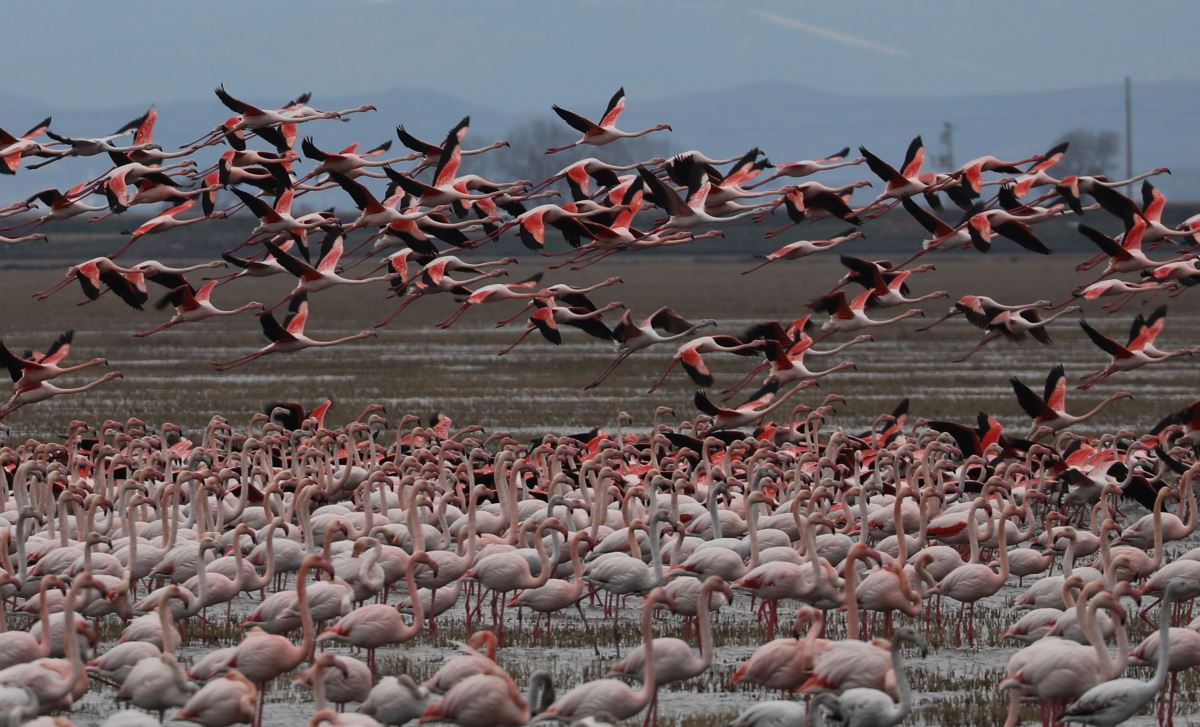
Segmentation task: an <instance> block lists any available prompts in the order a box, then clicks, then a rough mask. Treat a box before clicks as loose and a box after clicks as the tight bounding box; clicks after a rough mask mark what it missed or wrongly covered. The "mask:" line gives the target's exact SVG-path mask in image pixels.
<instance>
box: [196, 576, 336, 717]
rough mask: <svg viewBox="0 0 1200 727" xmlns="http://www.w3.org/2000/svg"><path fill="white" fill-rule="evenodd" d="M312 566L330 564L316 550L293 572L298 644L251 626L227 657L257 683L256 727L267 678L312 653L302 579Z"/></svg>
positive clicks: (309, 614)
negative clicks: (297, 619) (299, 630)
mask: <svg viewBox="0 0 1200 727" xmlns="http://www.w3.org/2000/svg"><path fill="white" fill-rule="evenodd" d="M313 568H317V569H320V570H323V571H325V572H327V573H330V574H332V573H333V564H332V563H330V562H329V561H328V560H327V559H325V558H323V557H322V556H321V555H319V554H317V553H310V554H309V555H307V556H305V557H304V562H303V563H301V564H300V570H299V572H298V573H297V574H296V594H297V600H298V601H299V603H300V622H301V629H302V631H303V641H302V642H301V644H300V646H295V645H294V644H292V642H291V640H290V639H288V638H287V637H285V636H279V635H277V634H268V633H266V632H264V631H259V630H257V629H255V630H253V631H251V632H250V633H249V634H247V635H246V636H245V637H244V638H243V639H242V641H241V643H239V644H238V646H237V651H235V652H234V654H233V658H231V659H230V660H229V666H230V667H231V668H233V669H236V670H237V671H238V672H240V673H241V675H242V676H243V677H244V678H245V679H249V680H250V682H251V683H253V684H254V685H256V686H257V690H256V691H257V695H256V696H257V700H258V707H257V710H256V711H255V713H254V721H253V724H254V727H260V725H261V724H262V711H263V703H264V701H265V697H266V690H267V685H268V684H269V683H270V681H271V680H272V679H274V678H275V677H278V676H280V675H281V674H286V673H288V672H290V671H292V670H293V669H295V668H296V667H298V666H299V665H300V664H302V663H303V662H304V661H306V660H307V659H309V658H311V656H312V652H313V647H314V645H315V644H316V635H315V632H314V629H313V619H312V611H311V608H310V606H309V602H308V588H307V584H306V581H307V579H308V573H309V571H310V570H312V569H313ZM202 693H203V690H201V691H200V692H197V693H196V695H195V696H194V697H193V699H198V698H199V697H200V695H201V694H202ZM190 704H191V700H189V702H188V704H185V705H184V710H187V711H190V709H191V708H190V707H189V705H190Z"/></svg>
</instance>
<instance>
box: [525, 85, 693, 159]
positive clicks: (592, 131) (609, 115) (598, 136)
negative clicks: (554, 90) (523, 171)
mask: <svg viewBox="0 0 1200 727" xmlns="http://www.w3.org/2000/svg"><path fill="white" fill-rule="evenodd" d="M550 108H552V109H553V110H554V113H556V114H558V117H559V118H560V119H562V120H563V121H565V122H567V124H568V125H569V126H570V127H571V128H572V129H575V130H576V131H578V132H580V133H581V134H583V136H581V137H579V139H577V140H576V141H574V142H571V143H570V144H567V145H566V146H552V147H550V148H549V149H547V150H546V153H547V154H555V153H557V152H560V151H565V150H567V149H573V148H575V147H577V146H579V145H580V144H591V145H592V146H603V145H605V144H609V143H612V142H614V141H616V140H617V139H633V138H636V137H639V136H645V135H646V134H652V133H654V132H656V131H671V125H670V124H655V125H654V126H651V127H649V128H647V129H642V130H641V131H621V130H620V129H618V128H617V120H618V119H620V118H621V112H623V111H624V110H625V88H624V87H621V88H619V89H617V92H616V93H614V94H613V96H612V98H611V99H609V101H608V108H606V109H604V116H602V117H601V118H600V122H599V123H594V122H592V121H591V120H589V119H586V118H584V117H582V116H580V115H579V114H577V113H574V112H572V111H568V110H566V109H564V108H562V107H561V106H551V107H550Z"/></svg>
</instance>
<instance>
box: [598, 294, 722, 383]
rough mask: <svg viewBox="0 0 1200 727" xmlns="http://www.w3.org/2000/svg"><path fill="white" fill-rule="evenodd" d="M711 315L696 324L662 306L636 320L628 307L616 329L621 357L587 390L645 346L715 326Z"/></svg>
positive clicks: (617, 344) (618, 353)
mask: <svg viewBox="0 0 1200 727" xmlns="http://www.w3.org/2000/svg"><path fill="white" fill-rule="evenodd" d="M716 324H717V322H716V321H714V320H712V319H711V318H705V319H703V320H700V321H697V322H696V323H692V322H690V321H688V320H686V319H684V318H683V317H682V316H680V315H679V314H678V313H676V312H675V311H673V310H671V309H670V308H665V307H664V308H659V309H658V310H656V311H654V312H653V313H651V314H650V315H649V316H648V317H646V318H644V319H643V320H641V321H639V322H637V323H635V322H634V320H633V317H632V314H631V313H630V312H629V311H628V310H626V311H625V313H624V315H622V316H621V320H620V321H619V322H618V323H617V325H616V326H615V327H614V328H613V340H614V341H615V343H616V348H617V357H616V358H615V359H613V361H612V363H610V364H609V365H608V367H607V368H605V369H604V371H603V372H602V373H601V374H600V376H599V377H597V378H596V380H595V381H593V382H592V383H590V384H588V385H587V387H585V388H587V389H594V388H596V387H597V386H599V385H600V384H601V383H603V381H604V380H605V379H607V378H608V377H609V376H610V375H611V374H612V372H613V371H616V369H617V367H618V366H620V365H621V363H622V362H623V361H625V359H627V358H629V357H630V356H632V355H633V354H635V353H637V352H638V351H641V350H642V349H646V348H650V347H651V346H654V345H656V344H660V343H667V342H669V341H675V340H678V339H680V338H683V337H684V336H689V335H691V334H692V333H694V332H695V331H696V330H698V329H700V328H704V327H706V326H715V325H716Z"/></svg>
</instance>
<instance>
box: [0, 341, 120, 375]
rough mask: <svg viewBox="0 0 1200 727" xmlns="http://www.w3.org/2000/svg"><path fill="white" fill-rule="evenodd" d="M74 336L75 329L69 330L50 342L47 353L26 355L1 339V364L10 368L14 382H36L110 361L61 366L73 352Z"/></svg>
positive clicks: (93, 360) (98, 360)
mask: <svg viewBox="0 0 1200 727" xmlns="http://www.w3.org/2000/svg"><path fill="white" fill-rule="evenodd" d="M74 337H75V332H74V331H67V332H66V333H64V334H62V335H61V336H59V337H58V338H56V339H54V342H53V343H51V344H50V347H49V348H47V349H46V351H45V353H41V354H30V355H26V356H17V355H15V354H14V353H12V352H11V351H9V350H8V347H6V346H5V345H4V341H3V340H0V364H3V365H4V367H5V368H6V369H8V373H9V376H10V377H11V378H12V380H13V383H14V384H16V383H20V382H21V381H25V382H26V383H30V384H36V383H40V382H43V381H49V380H51V379H56V378H58V377H59V376H63V375H64V374H70V373H74V372H76V371H82V370H83V369H86V368H91V367H92V366H99V365H100V364H107V363H108V361H107V360H105V359H103V358H93V359H92V360H90V361H87V362H85V363H81V364H77V365H75V366H59V364H60V363H61V362H62V361H63V360H64V359H66V357H67V356H68V355H69V354H70V353H71V341H72V340H73V339H74Z"/></svg>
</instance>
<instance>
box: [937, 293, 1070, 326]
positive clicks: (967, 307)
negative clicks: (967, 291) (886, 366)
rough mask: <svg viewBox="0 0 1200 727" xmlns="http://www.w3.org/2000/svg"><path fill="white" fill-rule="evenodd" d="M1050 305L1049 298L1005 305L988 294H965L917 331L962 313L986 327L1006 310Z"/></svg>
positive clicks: (975, 324)
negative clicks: (938, 316)
mask: <svg viewBox="0 0 1200 727" xmlns="http://www.w3.org/2000/svg"><path fill="white" fill-rule="evenodd" d="M1049 306H1050V301H1048V300H1037V301H1034V302H1032V303H1024V304H1018V305H1005V304H1003V303H1000V302H998V301H996V299H994V298H989V297H988V296H986V295H964V296H963V297H961V298H959V299H958V300H957V301H956V302H955V303H954V307H952V308H951V309H950V310H949V311H948V312H947V313H946V314H945V315H943V316H942V317H941V318H938V319H937V320H936V321H934V322H933V323H930V324H929V325H926V326H921V327H920V328H918V329H916V330H917V332H924V331H928V330H929V329H931V328H934V327H936V326H939V325H941V324H942V323H945V322H946V321H948V320H950V319H951V318H953V317H954V316H957V315H962V316H964V317H965V318H966V319H967V322H969V323H970V324H971V325H973V326H975V327H976V328H983V329H986V328H987V326H988V324H989V323H991V322H992V320H993V319H994V318H995V317H996V316H998V315H1000V313H1002V312H1004V311H1012V312H1020V311H1022V310H1025V309H1026V308H1047V307H1049Z"/></svg>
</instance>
